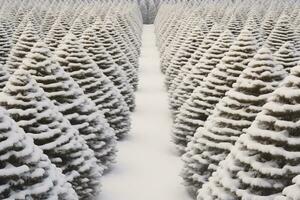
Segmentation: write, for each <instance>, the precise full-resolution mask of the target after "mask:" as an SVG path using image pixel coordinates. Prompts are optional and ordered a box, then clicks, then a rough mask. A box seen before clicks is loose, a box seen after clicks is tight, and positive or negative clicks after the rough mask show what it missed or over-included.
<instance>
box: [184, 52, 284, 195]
mask: <svg viewBox="0 0 300 200" xmlns="http://www.w3.org/2000/svg"><path fill="white" fill-rule="evenodd" d="M285 75H286V72H285V70H284V69H283V67H282V66H281V65H276V61H274V59H273V57H272V54H271V52H270V50H269V49H267V48H264V47H263V48H262V49H260V50H259V51H258V53H257V54H256V55H255V56H254V59H253V60H252V61H251V62H250V63H249V65H248V67H247V68H246V69H245V70H244V71H243V72H242V74H241V76H240V77H239V78H238V80H237V82H236V83H235V84H233V88H232V89H231V90H230V91H228V92H227V93H226V96H225V97H224V98H222V99H221V100H220V102H219V103H218V104H217V105H216V107H215V109H214V111H213V114H212V115H211V116H210V117H209V118H208V119H207V121H206V122H205V123H204V126H203V127H201V128H199V129H197V130H196V133H195V136H194V137H193V140H192V142H190V143H189V144H188V147H187V150H186V151H187V153H186V154H184V156H183V160H184V163H185V165H184V168H183V170H182V177H183V179H184V180H185V183H186V185H187V187H188V188H189V189H190V190H191V191H192V192H193V194H196V192H197V191H198V189H200V188H201V187H202V185H203V184H204V183H206V182H207V181H208V178H209V177H210V176H211V175H212V173H213V172H214V171H215V170H216V168H217V167H218V164H219V162H220V161H222V160H224V159H225V158H226V156H227V155H228V154H229V153H230V150H231V148H232V146H233V145H234V144H235V142H236V140H237V139H238V138H239V136H240V135H241V134H242V133H243V130H244V129H246V128H248V127H249V126H250V125H251V123H252V122H253V121H254V119H255V117H256V115H257V113H258V112H260V111H261V109H262V106H263V105H264V104H265V103H266V102H267V99H268V97H269V96H270V94H271V93H272V92H273V91H274V89H275V88H276V87H277V86H278V84H279V82H280V81H281V80H282V79H283V78H284V76H285Z"/></svg>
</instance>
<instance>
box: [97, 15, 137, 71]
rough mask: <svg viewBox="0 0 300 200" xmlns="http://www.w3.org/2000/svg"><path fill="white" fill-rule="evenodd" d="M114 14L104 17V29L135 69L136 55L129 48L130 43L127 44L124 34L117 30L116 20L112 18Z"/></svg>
mask: <svg viewBox="0 0 300 200" xmlns="http://www.w3.org/2000/svg"><path fill="white" fill-rule="evenodd" d="M114 18H115V16H113V17H112V16H110V17H109V18H106V19H105V25H104V26H103V27H105V29H106V30H107V31H108V33H109V34H110V36H111V37H112V38H113V39H114V41H115V42H116V44H117V45H118V46H119V47H120V49H121V50H122V51H123V53H124V54H125V55H126V57H127V58H128V60H129V62H130V63H131V65H133V67H134V68H135V69H136V70H137V69H138V57H137V56H135V53H134V51H133V50H132V49H131V48H130V44H127V43H126V42H125V40H124V36H122V34H121V33H120V32H119V31H118V30H117V27H116V26H117V21H116V20H114Z"/></svg>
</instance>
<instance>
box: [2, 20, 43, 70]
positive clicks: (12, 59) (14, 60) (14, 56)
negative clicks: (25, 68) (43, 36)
mask: <svg viewBox="0 0 300 200" xmlns="http://www.w3.org/2000/svg"><path fill="white" fill-rule="evenodd" d="M38 40H39V36H38V33H37V30H35V28H34V27H33V24H32V23H31V22H28V23H27V25H26V28H25V30H24V31H23V33H22V34H21V36H20V37H19V39H18V41H17V43H16V44H15V45H14V46H13V48H12V50H11V51H10V54H9V56H8V59H7V61H6V64H5V68H6V70H7V71H8V72H9V73H10V74H13V73H14V72H15V70H17V69H18V68H19V67H20V65H21V64H22V61H23V59H24V58H25V56H26V55H27V54H28V53H29V52H30V50H31V48H32V47H33V45H34V44H35V43H36V42H37V41H38Z"/></svg>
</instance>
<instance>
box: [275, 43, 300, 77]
mask: <svg viewBox="0 0 300 200" xmlns="http://www.w3.org/2000/svg"><path fill="white" fill-rule="evenodd" d="M274 56H275V59H276V61H277V62H278V63H279V64H281V65H283V67H284V69H285V70H286V71H287V72H288V73H290V70H291V68H293V67H295V66H296V65H297V63H298V62H299V60H300V54H299V53H298V51H297V50H296V49H295V47H294V45H293V44H292V43H291V42H286V43H284V44H283V45H282V46H281V47H280V49H279V50H278V51H277V52H275V54H274Z"/></svg>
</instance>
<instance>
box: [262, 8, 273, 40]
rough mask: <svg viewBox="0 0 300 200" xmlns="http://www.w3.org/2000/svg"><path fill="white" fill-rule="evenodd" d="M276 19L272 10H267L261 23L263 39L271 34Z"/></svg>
mask: <svg viewBox="0 0 300 200" xmlns="http://www.w3.org/2000/svg"><path fill="white" fill-rule="evenodd" d="M276 22H277V19H276V17H275V16H274V13H273V12H268V13H267V15H266V16H265V18H264V21H263V22H262V25H261V29H262V30H261V32H262V35H263V39H264V41H266V40H267V39H268V37H269V35H270V34H271V32H272V30H273V28H274V26H275V25H276Z"/></svg>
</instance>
